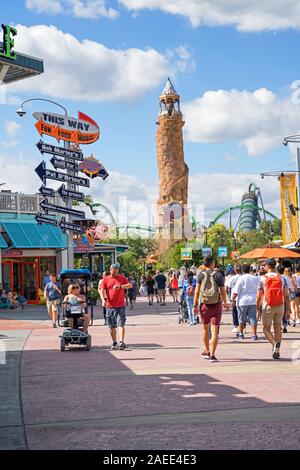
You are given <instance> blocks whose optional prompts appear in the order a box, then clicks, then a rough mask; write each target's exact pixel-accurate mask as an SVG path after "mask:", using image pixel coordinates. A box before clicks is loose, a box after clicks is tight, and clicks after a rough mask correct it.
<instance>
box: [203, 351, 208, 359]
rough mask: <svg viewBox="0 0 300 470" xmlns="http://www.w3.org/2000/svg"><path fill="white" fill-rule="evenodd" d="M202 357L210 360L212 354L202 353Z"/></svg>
mask: <svg viewBox="0 0 300 470" xmlns="http://www.w3.org/2000/svg"><path fill="white" fill-rule="evenodd" d="M201 357H203V359H210V352H209V351H208V352H207V351H203V353H201Z"/></svg>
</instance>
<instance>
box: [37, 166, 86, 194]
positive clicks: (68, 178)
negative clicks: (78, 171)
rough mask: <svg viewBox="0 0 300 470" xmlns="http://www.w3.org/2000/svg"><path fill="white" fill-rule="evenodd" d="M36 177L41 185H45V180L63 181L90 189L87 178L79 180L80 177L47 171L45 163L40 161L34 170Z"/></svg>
mask: <svg viewBox="0 0 300 470" xmlns="http://www.w3.org/2000/svg"><path fill="white" fill-rule="evenodd" d="M35 171H36V173H37V174H38V176H39V177H40V178H41V180H42V182H43V184H46V180H47V179H51V180H56V181H64V182H68V183H72V184H77V185H78V186H85V187H86V188H89V187H90V182H89V180H88V179H87V178H81V177H80V176H73V175H68V174H67V173H60V172H58V171H54V170H48V169H47V168H46V163H45V162H44V161H42V162H41V163H40V164H39V165H38V166H37V167H36V169H35Z"/></svg>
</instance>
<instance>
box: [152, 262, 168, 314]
mask: <svg viewBox="0 0 300 470" xmlns="http://www.w3.org/2000/svg"><path fill="white" fill-rule="evenodd" d="M154 280H155V282H156V283H157V293H158V297H159V301H160V305H166V283H167V278H166V276H165V275H164V272H163V270H162V269H161V270H160V271H159V273H158V274H157V275H156V276H155V279H154Z"/></svg>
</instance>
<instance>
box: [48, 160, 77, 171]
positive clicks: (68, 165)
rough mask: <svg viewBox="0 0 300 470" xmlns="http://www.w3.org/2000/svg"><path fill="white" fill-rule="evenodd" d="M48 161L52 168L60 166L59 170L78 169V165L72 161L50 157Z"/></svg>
mask: <svg viewBox="0 0 300 470" xmlns="http://www.w3.org/2000/svg"><path fill="white" fill-rule="evenodd" d="M50 162H51V163H52V165H53V166H54V168H60V169H61V170H73V171H78V165H77V164H76V163H74V162H66V161H65V160H61V159H60V158H56V157H52V158H51V160H50Z"/></svg>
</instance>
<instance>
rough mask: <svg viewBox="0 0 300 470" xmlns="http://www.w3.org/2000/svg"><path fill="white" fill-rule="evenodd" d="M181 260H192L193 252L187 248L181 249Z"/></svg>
mask: <svg viewBox="0 0 300 470" xmlns="http://www.w3.org/2000/svg"><path fill="white" fill-rule="evenodd" d="M181 259H186V260H189V259H193V250H191V249H189V248H181Z"/></svg>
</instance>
